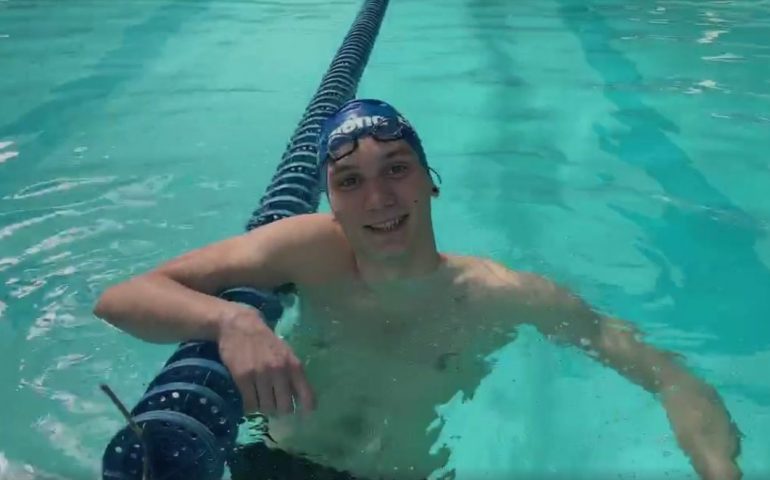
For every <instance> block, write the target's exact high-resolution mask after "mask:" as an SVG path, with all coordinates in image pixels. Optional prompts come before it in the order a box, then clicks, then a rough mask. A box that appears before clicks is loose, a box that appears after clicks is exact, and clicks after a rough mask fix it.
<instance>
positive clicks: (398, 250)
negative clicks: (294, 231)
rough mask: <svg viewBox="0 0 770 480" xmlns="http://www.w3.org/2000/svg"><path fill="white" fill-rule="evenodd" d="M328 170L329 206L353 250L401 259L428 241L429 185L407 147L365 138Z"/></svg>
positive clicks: (424, 174)
mask: <svg viewBox="0 0 770 480" xmlns="http://www.w3.org/2000/svg"><path fill="white" fill-rule="evenodd" d="M327 168H328V172H327V173H328V182H329V183H328V191H329V203H330V204H331V208H332V211H333V212H334V215H335V217H336V219H337V221H338V222H339V223H340V225H341V226H342V228H343V230H344V231H345V234H346V235H347V237H348V239H349V241H350V242H351V245H352V247H353V248H354V249H355V250H356V251H358V252H360V253H363V254H369V255H372V256H375V257H379V258H386V257H393V256H401V255H403V254H406V253H408V252H410V251H414V250H415V247H416V246H417V245H419V242H421V241H423V240H425V239H430V238H431V234H432V231H431V229H432V226H431V217H430V197H431V195H432V194H433V193H432V187H433V183H432V181H431V179H430V176H429V175H428V173H427V172H426V171H425V168H423V166H422V165H421V164H420V160H419V158H418V157H417V154H416V153H415V152H414V150H412V148H411V147H410V146H409V144H408V143H407V142H405V141H403V140H397V141H391V142H380V141H377V140H374V139H372V138H371V137H363V138H360V139H359V140H358V148H356V150H355V151H354V152H353V153H352V154H350V155H348V156H346V157H344V158H342V159H340V160H338V161H337V162H333V163H332V162H330V163H329V165H328V167H327Z"/></svg>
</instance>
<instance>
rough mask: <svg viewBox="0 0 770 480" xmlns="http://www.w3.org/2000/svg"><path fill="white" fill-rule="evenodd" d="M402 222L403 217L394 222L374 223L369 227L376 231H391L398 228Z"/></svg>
mask: <svg viewBox="0 0 770 480" xmlns="http://www.w3.org/2000/svg"><path fill="white" fill-rule="evenodd" d="M403 220H404V217H399V218H397V219H395V220H390V221H388V222H382V223H375V224H372V225H370V227H371V228H374V229H377V230H386V231H387V230H393V229H394V228H396V227H397V226H399V225H400V224H401V223H402V222H403Z"/></svg>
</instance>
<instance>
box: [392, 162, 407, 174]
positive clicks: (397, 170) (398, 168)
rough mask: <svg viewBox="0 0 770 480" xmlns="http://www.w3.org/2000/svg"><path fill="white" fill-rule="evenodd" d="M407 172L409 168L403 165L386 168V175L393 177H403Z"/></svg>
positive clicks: (398, 164)
mask: <svg viewBox="0 0 770 480" xmlns="http://www.w3.org/2000/svg"><path fill="white" fill-rule="evenodd" d="M408 171H409V166H408V165H406V164H403V163H396V164H393V165H391V166H390V167H389V168H388V173H390V174H391V175H393V176H395V177H403V176H404V174H406V172H408Z"/></svg>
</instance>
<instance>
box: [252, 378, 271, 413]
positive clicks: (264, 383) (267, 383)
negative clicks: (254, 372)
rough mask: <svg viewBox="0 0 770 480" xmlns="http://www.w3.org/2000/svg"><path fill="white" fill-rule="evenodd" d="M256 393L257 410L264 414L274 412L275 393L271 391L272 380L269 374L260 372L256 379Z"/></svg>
mask: <svg viewBox="0 0 770 480" xmlns="http://www.w3.org/2000/svg"><path fill="white" fill-rule="evenodd" d="M256 383H257V395H259V412H260V413H264V414H265V415H272V414H274V413H275V394H274V393H273V382H271V375H269V374H262V375H259V376H258V377H257V379H256Z"/></svg>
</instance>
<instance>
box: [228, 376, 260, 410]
mask: <svg viewBox="0 0 770 480" xmlns="http://www.w3.org/2000/svg"><path fill="white" fill-rule="evenodd" d="M251 378H252V377H251V376H250V375H238V376H237V377H234V380H235V385H236V386H237V387H238V391H239V392H240V393H241V399H242V400H243V413H244V415H246V414H249V413H254V412H256V411H257V410H258V409H259V402H258V398H257V389H256V386H255V385H254V382H252V380H251Z"/></svg>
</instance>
